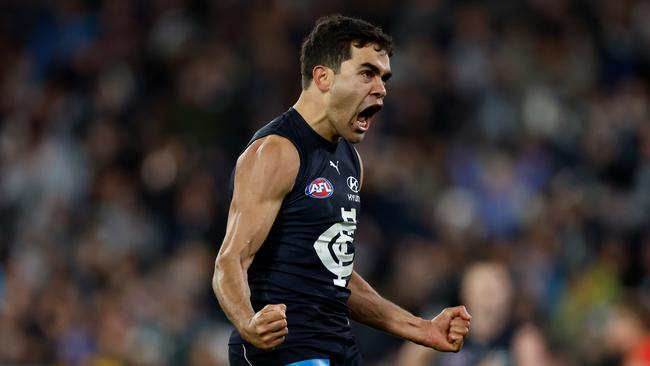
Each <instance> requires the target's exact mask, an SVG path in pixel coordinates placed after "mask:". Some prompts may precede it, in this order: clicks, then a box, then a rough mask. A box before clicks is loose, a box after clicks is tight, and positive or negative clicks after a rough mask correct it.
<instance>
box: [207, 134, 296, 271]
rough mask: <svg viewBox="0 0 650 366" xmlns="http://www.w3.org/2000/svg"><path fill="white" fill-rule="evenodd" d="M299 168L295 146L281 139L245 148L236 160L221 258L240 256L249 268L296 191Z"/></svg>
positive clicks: (259, 141) (270, 138) (266, 139)
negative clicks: (284, 204)
mask: <svg viewBox="0 0 650 366" xmlns="http://www.w3.org/2000/svg"><path fill="white" fill-rule="evenodd" d="M299 165H300V160H299V157H298V152H297V151H296V149H295V147H294V146H293V144H291V143H290V142H289V141H288V140H286V139H285V138H282V137H279V136H274V135H272V136H267V137H265V138H262V139H260V140H258V141H255V142H254V143H253V144H251V146H250V147H249V148H248V149H246V151H245V152H244V153H243V154H242V155H241V157H240V158H239V160H238V161H237V168H236V171H235V180H234V191H233V197H232V201H231V204H230V211H229V213H228V224H227V227H226V236H225V238H224V242H223V244H222V247H221V250H220V253H219V255H220V256H235V257H236V258H237V257H239V258H240V259H241V260H242V261H243V262H244V263H246V267H248V264H250V261H252V258H253V257H254V255H255V253H256V252H257V251H258V250H259V248H260V246H261V245H262V243H263V242H264V240H265V239H266V236H267V235H268V232H269V230H270V229H271V226H272V225H273V222H274V221H275V218H276V216H277V214H278V211H279V210H280V207H281V206H282V201H283V200H284V197H285V196H286V195H287V194H288V193H289V192H290V191H291V189H292V188H293V184H294V182H295V178H296V175H297V174H298V168H299Z"/></svg>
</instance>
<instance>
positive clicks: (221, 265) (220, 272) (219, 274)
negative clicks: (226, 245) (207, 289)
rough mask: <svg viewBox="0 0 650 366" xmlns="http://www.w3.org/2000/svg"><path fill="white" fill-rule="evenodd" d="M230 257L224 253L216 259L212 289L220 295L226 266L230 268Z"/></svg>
mask: <svg viewBox="0 0 650 366" xmlns="http://www.w3.org/2000/svg"><path fill="white" fill-rule="evenodd" d="M229 260H230V259H229V258H228V257H227V256H225V255H223V254H222V253H219V255H217V259H215V261H214V273H213V275H212V290H213V291H214V294H215V295H217V298H218V297H219V289H220V288H221V283H222V281H223V279H224V277H225V273H226V268H228V262H229Z"/></svg>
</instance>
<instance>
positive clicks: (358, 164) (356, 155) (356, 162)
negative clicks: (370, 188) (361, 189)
mask: <svg viewBox="0 0 650 366" xmlns="http://www.w3.org/2000/svg"><path fill="white" fill-rule="evenodd" d="M348 146H350V150H352V155H354V165H355V166H356V167H357V172H359V181H360V182H361V184H362V185H363V178H364V177H363V167H362V166H361V155H360V154H359V151H357V148H356V147H354V145H352V144H350V143H348Z"/></svg>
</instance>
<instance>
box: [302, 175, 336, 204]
mask: <svg viewBox="0 0 650 366" xmlns="http://www.w3.org/2000/svg"><path fill="white" fill-rule="evenodd" d="M333 193H334V187H333V186H332V183H330V181H329V180H327V179H325V178H316V179H314V180H313V181H311V183H309V184H307V187H306V188H305V194H306V195H308V196H309V197H314V198H319V199H321V198H327V197H329V196H331V195H332V194H333Z"/></svg>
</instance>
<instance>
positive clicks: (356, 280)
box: [348, 149, 471, 352]
mask: <svg viewBox="0 0 650 366" xmlns="http://www.w3.org/2000/svg"><path fill="white" fill-rule="evenodd" d="M355 151H356V149H355ZM357 156H358V157H359V163H360V165H361V172H360V173H361V175H360V177H361V184H363V162H362V160H361V155H359V153H358V152H357ZM348 288H349V289H350V291H351V294H350V299H349V300H348V306H349V308H350V316H351V318H352V319H354V320H356V321H358V322H360V323H363V324H366V325H369V326H371V327H373V328H377V329H379V330H383V331H385V332H387V333H390V334H392V335H394V336H397V337H400V338H404V339H407V340H409V341H411V342H414V343H417V344H421V345H424V346H427V347H430V348H434V349H436V350H438V351H452V352H458V351H459V350H460V349H461V347H462V346H463V342H464V339H465V336H466V335H467V333H469V325H470V319H471V316H470V315H469V313H468V312H467V309H465V307H464V306H456V307H453V308H446V309H444V310H443V311H442V312H441V313H440V314H439V315H438V316H436V317H435V318H433V319H431V320H426V319H422V318H419V317H416V316H415V315H413V314H411V313H410V312H408V311H406V310H405V309H403V308H401V307H399V306H397V305H395V304H394V303H392V302H390V301H388V300H387V299H385V298H383V297H382V296H381V295H379V294H378V293H377V291H375V289H373V288H372V286H370V284H368V282H366V281H365V280H364V279H363V278H362V277H361V276H360V275H359V274H358V273H357V272H356V271H353V272H352V277H351V278H350V282H349V284H348Z"/></svg>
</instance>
